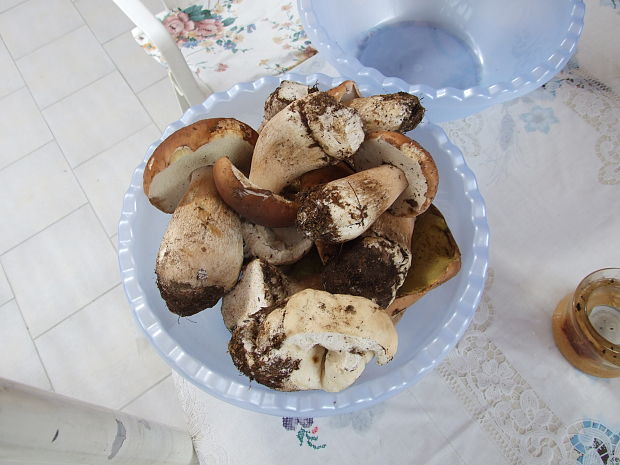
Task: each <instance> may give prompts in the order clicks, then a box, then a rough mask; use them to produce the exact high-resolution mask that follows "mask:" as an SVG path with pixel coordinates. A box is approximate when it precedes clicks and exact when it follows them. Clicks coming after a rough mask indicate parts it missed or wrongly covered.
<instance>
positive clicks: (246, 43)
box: [132, 0, 316, 91]
mask: <svg viewBox="0 0 620 465" xmlns="http://www.w3.org/2000/svg"><path fill="white" fill-rule="evenodd" d="M157 17H158V18H159V19H160V20H161V21H162V22H163V24H164V25H165V26H166V28H167V29H168V31H169V32H170V34H171V35H172V37H174V38H175V39H176V41H177V44H178V45H179V47H180V49H181V52H182V53H183V55H184V56H185V59H186V61H187V63H188V64H189V67H190V68H191V69H192V71H193V72H194V73H195V74H196V76H197V78H198V80H199V82H200V81H202V82H204V83H205V84H207V85H208V86H209V87H210V88H211V89H212V90H214V91H219V90H224V89H227V88H228V87H230V86H231V85H232V84H233V83H235V82H243V81H250V80H254V79H257V78H258V77H260V76H264V75H267V74H279V73H282V72H285V71H287V70H289V69H291V68H293V67H294V66H296V65H298V64H300V63H302V62H303V61H304V60H306V59H307V58H310V57H311V56H313V55H314V54H315V53H316V50H315V49H314V48H313V47H312V46H311V45H310V41H309V40H308V38H307V37H306V34H305V32H304V30H303V28H302V26H301V22H300V20H299V17H298V14H297V9H296V7H295V5H294V2H292V1H281V0H261V1H257V0H219V1H216V2H209V4H205V5H203V4H196V5H192V6H190V7H187V8H184V9H178V10H173V11H164V12H161V13H159V14H158V15H157ZM132 33H133V36H134V38H135V39H136V41H137V42H138V44H140V45H141V46H142V47H143V48H144V49H145V50H146V52H147V53H148V54H149V55H151V56H153V58H155V59H156V60H157V61H159V62H160V63H162V64H164V65H165V62H164V60H163V58H162V56H161V54H160V53H159V50H158V49H157V47H155V45H154V44H153V43H151V42H150V41H149V39H148V37H146V35H145V34H144V32H142V30H140V29H139V28H136V29H134V30H133V31H132Z"/></svg>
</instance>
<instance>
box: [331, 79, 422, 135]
mask: <svg viewBox="0 0 620 465" xmlns="http://www.w3.org/2000/svg"><path fill="white" fill-rule="evenodd" d="M327 93H328V94H329V95H331V96H332V97H334V98H335V99H336V100H337V101H338V102H341V103H343V104H345V105H346V106H348V107H350V108H353V109H355V110H356V111H357V112H358V113H359V115H360V116H361V117H362V122H363V123H364V131H365V132H372V131H396V132H401V133H405V132H408V131H411V130H412V129H414V128H415V127H416V126H417V125H418V124H419V123H420V121H422V118H423V117H424V111H425V110H424V107H423V106H422V105H421V104H420V100H419V99H418V97H416V96H415V95H412V94H408V93H407V92H397V93H395V94H383V95H372V96H370V97H362V95H361V93H360V91H359V88H358V87H357V84H356V83H355V82H353V81H344V82H342V83H341V84H340V85H338V86H336V87H334V88H332V89H330V90H328V91H327Z"/></svg>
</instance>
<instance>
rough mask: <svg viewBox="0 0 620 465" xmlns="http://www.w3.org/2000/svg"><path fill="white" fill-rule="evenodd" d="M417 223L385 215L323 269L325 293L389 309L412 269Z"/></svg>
mask: <svg viewBox="0 0 620 465" xmlns="http://www.w3.org/2000/svg"><path fill="white" fill-rule="evenodd" d="M414 221H415V220H414V219H413V218H405V217H397V216H393V215H390V214H389V213H384V214H383V215H381V217H380V218H379V219H378V220H377V221H375V223H374V224H373V225H372V227H371V228H370V229H369V230H368V231H366V232H365V233H364V234H363V235H362V236H361V237H358V238H357V239H355V240H353V241H349V242H346V243H344V244H342V248H341V249H340V250H339V252H338V254H336V255H334V256H332V257H331V258H330V259H329V261H328V262H327V264H326V265H325V268H324V269H323V272H322V274H321V280H322V284H323V289H325V290H326V291H328V292H332V293H336V294H344V293H347V294H351V295H358V296H363V297H366V298H367V299H370V300H372V301H373V302H375V303H377V304H378V305H379V306H381V307H382V308H386V307H388V306H389V305H390V304H391V303H392V301H393V300H394V298H395V297H396V293H397V291H398V289H399V288H400V287H401V285H402V284H403V282H404V281H405V278H406V276H407V272H408V271H409V268H410V266H411V235H412V232H413V229H414V226H413V225H414Z"/></svg>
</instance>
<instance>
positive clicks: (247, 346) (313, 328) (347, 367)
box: [228, 289, 398, 392]
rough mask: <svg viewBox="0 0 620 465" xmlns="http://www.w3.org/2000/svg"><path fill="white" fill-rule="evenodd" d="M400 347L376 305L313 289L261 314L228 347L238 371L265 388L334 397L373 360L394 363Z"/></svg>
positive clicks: (243, 326)
mask: <svg viewBox="0 0 620 465" xmlns="http://www.w3.org/2000/svg"><path fill="white" fill-rule="evenodd" d="M397 346H398V335H397V333H396V329H395V328H394V325H393V323H392V321H391V319H390V317H389V316H388V315H387V314H386V313H385V312H384V311H383V310H382V309H381V308H380V307H378V306H377V305H376V304H374V303H372V302H371V301H369V300H368V299H365V298H363V297H355V296H350V295H334V294H330V293H328V292H324V291H318V290H313V289H307V290H304V291H301V292H298V293H297V294H294V295H292V296H291V297H289V298H288V299H286V300H285V301H283V302H281V303H279V304H277V305H276V306H274V307H273V308H266V309H263V310H260V311H259V312H257V313H255V314H254V315H252V316H251V317H250V318H249V319H248V320H246V321H245V322H244V323H243V324H241V325H239V326H237V328H236V329H235V331H234V332H233V335H232V338H231V340H230V343H229V345H228V347H229V352H230V354H231V357H232V359H233V362H234V364H235V366H237V368H238V369H239V370H240V371H241V372H243V373H244V374H246V375H247V376H249V377H250V378H251V379H255V380H256V381H258V382H259V383H261V384H264V385H266V386H268V387H271V388H273V389H278V390H281V391H297V390H305V389H324V390H328V391H334V392H337V391H341V390H343V389H345V388H347V387H348V386H350V385H351V384H352V383H353V382H354V381H355V379H357V377H358V376H359V375H360V374H361V373H362V371H363V367H364V366H365V364H366V361H367V360H368V359H370V358H371V357H372V356H373V355H374V356H375V357H376V361H377V363H378V364H380V365H383V364H385V363H388V362H389V361H390V360H391V359H392V358H393V357H394V355H395V353H396V349H397ZM330 352H334V353H333V354H331V355H330Z"/></svg>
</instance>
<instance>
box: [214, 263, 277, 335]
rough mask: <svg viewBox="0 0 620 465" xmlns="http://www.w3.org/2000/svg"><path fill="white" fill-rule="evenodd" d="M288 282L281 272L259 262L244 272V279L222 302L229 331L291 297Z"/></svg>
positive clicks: (249, 264)
mask: <svg viewBox="0 0 620 465" xmlns="http://www.w3.org/2000/svg"><path fill="white" fill-rule="evenodd" d="M288 287H289V284H288V280H287V279H286V276H284V274H282V273H281V272H280V270H279V269H278V268H276V267H275V266H273V265H270V264H269V263H267V262H265V261H263V260H261V259H259V258H256V259H254V260H252V261H251V262H249V263H248V264H247V265H246V266H245V268H243V270H242V275H241V279H240V280H239V282H238V283H237V284H236V285H235V287H234V288H233V289H232V290H231V291H230V292H229V293H228V294H226V295H225V296H224V298H223V299H222V307H221V311H222V317H223V318H224V324H225V325H226V327H227V328H228V329H229V330H230V331H233V330H234V329H235V327H236V326H237V325H238V324H239V323H241V322H242V321H243V320H245V319H246V318H248V317H249V316H250V315H252V314H254V313H256V312H257V311H259V310H260V309H261V308H264V307H271V306H272V305H274V304H275V303H276V302H278V301H280V300H282V299H284V298H286V297H287V296H288Z"/></svg>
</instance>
